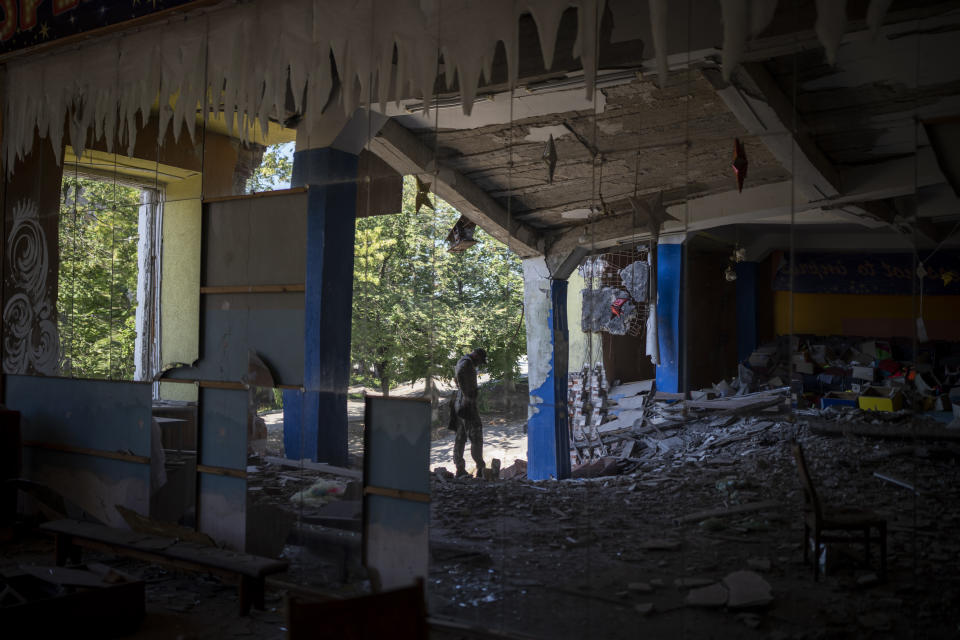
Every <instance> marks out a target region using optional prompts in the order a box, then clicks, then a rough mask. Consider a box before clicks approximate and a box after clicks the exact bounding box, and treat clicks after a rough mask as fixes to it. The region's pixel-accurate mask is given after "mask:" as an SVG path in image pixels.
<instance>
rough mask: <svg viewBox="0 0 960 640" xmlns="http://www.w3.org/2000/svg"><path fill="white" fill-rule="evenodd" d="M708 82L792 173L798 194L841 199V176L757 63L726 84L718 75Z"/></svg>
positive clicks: (712, 73) (709, 73) (708, 73)
mask: <svg viewBox="0 0 960 640" xmlns="http://www.w3.org/2000/svg"><path fill="white" fill-rule="evenodd" d="M702 73H703V75H704V77H705V78H706V79H707V80H708V81H709V82H710V83H711V84H712V85H713V87H714V89H715V90H716V92H717V95H718V96H719V97H720V99H721V100H723V102H724V104H726V105H727V108H728V109H730V111H731V112H732V113H733V114H734V116H736V118H737V120H739V121H740V124H742V125H743V126H744V128H745V129H746V130H747V131H748V132H749V133H750V134H751V135H754V136H757V137H759V138H760V140H761V141H762V142H763V144H764V146H766V147H767V149H768V150H769V151H770V153H771V154H773V157H775V158H776V159H777V160H778V161H779V162H780V164H781V165H782V166H783V168H784V169H786V170H787V171H790V173H791V174H792V175H793V177H794V180H795V181H796V183H797V186H798V191H799V192H800V193H802V194H803V195H804V197H806V198H807V199H808V200H815V199H821V198H832V197H834V196H837V195H839V194H840V174H839V172H838V171H837V169H836V168H835V167H834V166H833V164H832V163H831V162H830V160H829V158H827V156H826V155H825V154H824V153H823V152H822V151H821V150H820V148H819V147H817V145H816V143H815V142H814V141H813V139H812V138H810V136H809V135H808V134H806V133H805V132H803V131H801V130H800V129H799V127H798V122H797V116H796V115H795V113H794V109H793V104H792V102H791V100H790V99H789V98H788V97H787V96H785V95H784V94H783V92H782V91H781V90H780V87H779V86H778V85H777V82H776V80H774V79H773V77H772V76H771V75H770V73H769V72H768V71H767V70H766V69H765V68H764V67H763V65H762V64H760V63H757V62H748V63H746V64H743V65H742V66H740V67H739V68H738V69H737V71H736V72H735V73H734V76H733V82H732V83H731V84H727V83H725V82H723V78H722V76H721V74H720V71H719V70H717V69H704V70H703V71H702Z"/></svg>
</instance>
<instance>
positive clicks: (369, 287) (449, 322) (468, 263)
mask: <svg viewBox="0 0 960 640" xmlns="http://www.w3.org/2000/svg"><path fill="white" fill-rule="evenodd" d="M415 196H416V187H415V186H414V183H413V180H412V178H408V179H407V180H406V182H405V184H404V193H403V208H402V210H401V212H400V213H398V214H394V215H388V216H376V217H371V218H362V219H360V220H358V221H357V241H356V247H355V256H356V258H355V261H354V269H355V280H354V314H353V346H352V356H353V362H354V382H356V383H359V384H369V383H371V382H374V381H375V382H376V383H377V384H378V386H380V388H381V390H382V391H384V392H386V391H387V389H388V388H389V386H391V385H394V384H397V383H399V382H401V381H413V380H417V379H421V378H424V379H426V381H427V382H426V386H427V394H428V395H431V396H432V397H435V390H434V385H433V381H434V379H439V378H450V377H451V376H452V372H453V367H454V365H455V364H456V361H457V359H459V357H460V356H461V355H462V354H463V353H466V352H467V351H469V350H471V349H473V348H475V347H478V346H483V347H485V348H486V349H487V351H488V369H489V371H490V374H491V376H493V377H494V378H496V379H502V380H504V381H505V382H506V383H507V384H506V386H507V388H512V387H513V381H514V380H515V379H516V376H517V374H518V371H517V361H518V359H519V357H520V356H521V355H522V354H523V353H525V351H526V335H525V332H524V328H523V311H522V309H523V277H522V275H521V269H520V260H519V258H518V257H517V256H516V255H515V254H514V253H512V252H511V251H509V250H508V248H507V247H505V246H504V245H503V244H502V243H500V242H498V241H497V240H495V239H494V238H492V237H491V236H489V235H488V234H486V233H484V232H483V231H482V230H480V229H477V231H476V234H475V238H476V239H477V240H478V243H477V244H476V245H474V246H473V247H471V248H470V249H468V250H467V251H466V252H463V253H449V252H448V251H447V244H446V236H447V233H448V232H449V230H450V228H451V227H452V226H453V225H454V223H456V221H457V219H458V218H459V217H460V216H459V213H457V211H455V210H454V209H453V208H452V207H451V206H450V205H449V204H447V203H446V202H444V201H443V200H440V199H436V200H435V204H436V212H433V211H429V210H428V209H426V208H423V209H422V210H421V211H420V212H416V211H415Z"/></svg>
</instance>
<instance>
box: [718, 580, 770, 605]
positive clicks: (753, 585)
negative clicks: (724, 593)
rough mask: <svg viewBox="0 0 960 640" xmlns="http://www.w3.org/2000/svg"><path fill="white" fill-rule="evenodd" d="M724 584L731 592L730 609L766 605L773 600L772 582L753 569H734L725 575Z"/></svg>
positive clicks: (728, 603) (728, 601) (728, 602)
mask: <svg viewBox="0 0 960 640" xmlns="http://www.w3.org/2000/svg"><path fill="white" fill-rule="evenodd" d="M723 584H724V585H725V586H726V587H727V590H728V591H729V592H730V598H729V599H728V600H727V607H728V608H730V609H745V608H751V607H764V606H766V605H768V604H770V603H771V602H773V594H772V593H771V591H770V583H768V582H767V581H766V580H764V579H763V578H762V577H760V575H759V574H757V573H754V572H753V571H734V572H733V573H730V574H728V575H727V576H726V577H724V579H723Z"/></svg>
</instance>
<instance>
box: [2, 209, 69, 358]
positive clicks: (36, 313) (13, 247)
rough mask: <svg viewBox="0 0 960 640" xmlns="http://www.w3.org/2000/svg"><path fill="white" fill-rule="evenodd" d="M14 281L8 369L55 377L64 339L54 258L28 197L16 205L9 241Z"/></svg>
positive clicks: (7, 316) (7, 312)
mask: <svg viewBox="0 0 960 640" xmlns="http://www.w3.org/2000/svg"><path fill="white" fill-rule="evenodd" d="M7 256H8V257H9V260H10V279H9V282H8V288H7V292H8V293H7V304H6V306H5V307H4V308H3V324H4V327H5V334H6V335H5V336H4V338H3V371H4V373H27V372H28V371H29V370H30V369H31V368H32V369H33V371H34V372H35V373H39V374H43V375H56V373H57V364H58V362H59V355H60V336H59V333H58V332H57V325H56V323H55V322H54V310H53V308H52V305H51V302H50V300H49V299H48V296H47V272H48V271H49V266H50V258H49V252H48V247H47V237H46V234H45V233H44V232H43V228H42V227H41V226H40V213H39V210H38V208H37V203H36V202H34V201H32V200H29V199H25V200H21V201H20V202H18V203H16V204H15V205H14V207H13V227H12V228H11V229H10V235H9V236H8V237H7Z"/></svg>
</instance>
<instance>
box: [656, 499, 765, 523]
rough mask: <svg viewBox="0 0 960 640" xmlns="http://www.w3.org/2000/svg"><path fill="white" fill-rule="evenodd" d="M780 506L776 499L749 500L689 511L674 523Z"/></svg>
mask: <svg viewBox="0 0 960 640" xmlns="http://www.w3.org/2000/svg"><path fill="white" fill-rule="evenodd" d="M779 506H780V503H779V502H777V501H776V500H764V501H763V502H750V503H748V504H741V505H737V506H735V507H730V508H729V509H710V510H709V511H698V512H697V513H691V514H690V515H687V516H683V517H682V518H676V519H674V523H675V524H686V523H688V522H700V521H701V520H706V519H707V518H722V517H724V516H736V515H740V514H744V513H751V512H753V511H764V510H767V509H776V508H778V507H779Z"/></svg>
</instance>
